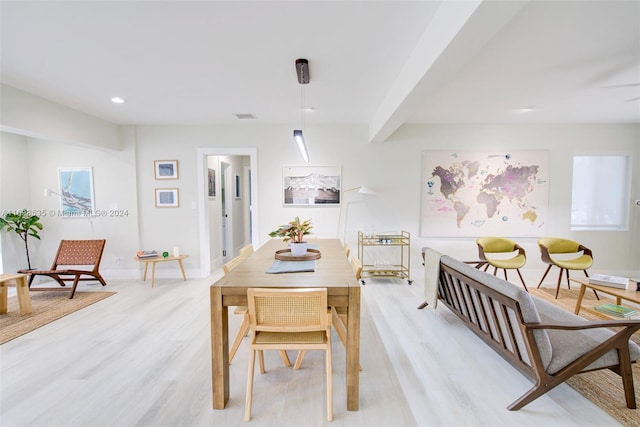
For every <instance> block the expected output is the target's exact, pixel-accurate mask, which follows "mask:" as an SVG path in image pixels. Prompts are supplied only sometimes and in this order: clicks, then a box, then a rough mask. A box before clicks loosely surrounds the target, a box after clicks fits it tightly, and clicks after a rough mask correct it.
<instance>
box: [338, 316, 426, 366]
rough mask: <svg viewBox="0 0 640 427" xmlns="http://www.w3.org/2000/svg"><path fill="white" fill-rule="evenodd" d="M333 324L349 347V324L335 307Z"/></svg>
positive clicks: (345, 346)
mask: <svg viewBox="0 0 640 427" xmlns="http://www.w3.org/2000/svg"><path fill="white" fill-rule="evenodd" d="M425 307H426V306H425ZM423 308H424V307H423ZM331 324H332V326H333V329H335V331H336V334H338V338H340V342H342V345H343V346H344V348H347V325H346V323H345V322H344V320H342V318H341V317H340V315H339V314H338V311H337V310H336V308H335V307H331ZM358 369H360V370H361V371H362V366H361V365H358Z"/></svg>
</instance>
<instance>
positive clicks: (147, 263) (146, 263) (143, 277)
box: [142, 261, 149, 282]
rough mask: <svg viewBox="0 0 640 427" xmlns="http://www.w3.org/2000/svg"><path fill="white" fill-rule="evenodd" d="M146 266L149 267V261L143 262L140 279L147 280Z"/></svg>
mask: <svg viewBox="0 0 640 427" xmlns="http://www.w3.org/2000/svg"><path fill="white" fill-rule="evenodd" d="M147 268H149V261H145V262H144V274H143V275H142V281H143V282H144V281H146V280H147Z"/></svg>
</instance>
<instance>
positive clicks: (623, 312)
mask: <svg viewBox="0 0 640 427" xmlns="http://www.w3.org/2000/svg"><path fill="white" fill-rule="evenodd" d="M595 309H596V310H597V311H600V312H602V313H605V314H609V315H611V316H616V317H629V316H633V315H634V314H636V311H635V310H633V309H631V308H627V307H623V306H621V305H616V304H611V303H605V304H602V305H597V306H596V307H595Z"/></svg>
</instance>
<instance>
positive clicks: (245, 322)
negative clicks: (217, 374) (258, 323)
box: [229, 314, 249, 364]
mask: <svg viewBox="0 0 640 427" xmlns="http://www.w3.org/2000/svg"><path fill="white" fill-rule="evenodd" d="M247 333H249V315H248V314H245V315H244V316H242V323H241V324H240V329H238V333H237V334H236V337H235V339H234V340H233V344H232V345H231V350H229V364H231V361H232V360H233V358H234V356H235V355H236V352H237V351H238V347H240V344H241V343H242V340H243V339H244V337H246V336H247Z"/></svg>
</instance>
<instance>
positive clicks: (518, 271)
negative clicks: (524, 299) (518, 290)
mask: <svg viewBox="0 0 640 427" xmlns="http://www.w3.org/2000/svg"><path fill="white" fill-rule="evenodd" d="M516 272H517V273H518V276H519V277H520V281H521V282H522V286H524V290H525V291H527V292H529V289H527V285H525V283H524V279H523V278H522V274H520V269H519V268H516Z"/></svg>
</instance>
